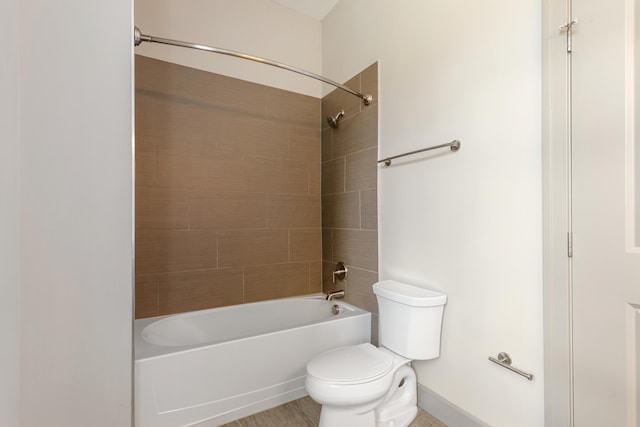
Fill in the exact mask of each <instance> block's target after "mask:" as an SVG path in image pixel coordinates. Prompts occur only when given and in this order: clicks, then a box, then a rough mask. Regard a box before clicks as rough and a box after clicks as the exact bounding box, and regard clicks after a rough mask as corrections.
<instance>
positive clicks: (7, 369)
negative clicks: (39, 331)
mask: <svg viewBox="0 0 640 427" xmlns="http://www.w3.org/2000/svg"><path fill="white" fill-rule="evenodd" d="M17 18H18V2H17V0H6V1H5V0H3V1H1V2H0V39H1V40H3V43H2V46H3V47H2V55H0V201H1V202H0V206H1V207H0V295H1V296H0V337H2V350H1V351H0V384H1V385H0V426H8V427H11V426H17V425H18V397H19V393H20V255H19V254H20V198H19V175H20V168H19V164H20V157H19V151H20V142H19V122H18V118H19V114H18V111H19V102H18V87H19V86H18V85H19V64H18V61H19V58H18V25H17V21H18V19H17Z"/></svg>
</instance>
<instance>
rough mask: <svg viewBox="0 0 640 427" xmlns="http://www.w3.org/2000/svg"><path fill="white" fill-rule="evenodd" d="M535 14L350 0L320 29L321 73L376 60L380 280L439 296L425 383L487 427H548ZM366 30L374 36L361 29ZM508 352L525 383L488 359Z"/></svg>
mask: <svg viewBox="0 0 640 427" xmlns="http://www.w3.org/2000/svg"><path fill="white" fill-rule="evenodd" d="M540 15H541V12H540V4H539V2H538V1H536V0H518V1H508V0H488V1H486V2H478V3H475V2H469V1H463V0H448V1H431V2H424V1H421V0H403V1H402V2H393V3H392V2H385V1H383V0H375V1H373V0H350V1H342V2H340V3H339V4H338V5H337V6H336V7H335V9H334V10H333V11H332V12H331V13H330V14H329V15H328V17H327V18H325V20H324V21H323V27H322V34H323V41H322V43H323V53H322V57H323V73H324V74H330V75H332V76H335V77H337V78H338V79H342V80H344V79H347V78H349V77H351V76H352V75H354V74H356V73H357V72H359V71H360V70H361V69H363V68H364V67H366V66H367V65H369V64H370V63H372V62H374V61H376V60H379V70H380V77H379V81H380V107H379V108H380V118H379V124H380V156H381V157H384V156H387V155H394V154H398V153H402V152H405V151H410V150H413V149H418V148H422V147H426V146H429V145H435V144H440V143H443V142H447V141H450V140H452V139H459V140H460V141H462V148H461V149H460V151H459V152H457V153H455V154H451V153H450V152H447V151H439V152H438V154H437V155H435V154H434V155H433V156H416V157H413V158H412V159H411V160H410V161H407V162H405V163H404V164H403V163H401V162H400V161H398V162H396V163H395V164H394V166H393V167H390V168H384V167H380V169H379V173H378V179H379V187H378V188H379V199H378V200H379V201H378V203H379V230H380V231H379V233H380V235H379V245H380V277H381V278H382V279H387V278H393V279H398V280H404V281H407V282H409V283H414V284H419V285H424V286H427V287H431V288H434V289H438V290H440V291H443V292H445V293H446V294H447V295H448V296H449V302H448V304H447V306H446V309H445V314H444V326H443V335H442V352H441V357H440V358H439V359H436V360H432V361H424V362H417V363H415V367H416V371H417V373H418V378H419V382H420V383H421V384H423V385H425V386H426V387H428V388H430V389H431V390H433V391H435V392H436V393H438V394H439V395H441V396H442V397H444V398H445V399H447V400H449V401H450V402H452V403H453V404H455V405H457V406H459V407H461V408H463V409H464V410H466V411H467V412H469V413H470V414H472V415H474V416H475V417H477V418H479V419H481V420H483V421H485V422H487V423H489V424H490V425H492V426H495V427H500V426H514V425H517V426H521V427H526V426H540V425H543V424H544V417H543V415H544V408H543V383H542V378H543V346H542V342H543V339H542V244H541V235H542V231H541V210H542V207H541V205H542V199H541V128H540V126H541V125H540V123H541V87H540V86H541V83H540V82H541V72H540V69H541V47H540V44H541V35H540V31H541V30H540V28H541V17H540ZM365 23H366V24H368V27H367V26H366V25H365ZM501 351H506V352H508V353H510V355H511V357H512V359H513V364H514V366H516V367H520V368H522V369H523V370H526V371H530V372H532V373H533V374H534V375H535V379H534V381H533V382H528V381H526V380H525V379H523V378H522V377H520V376H517V375H515V374H513V373H511V372H509V371H507V370H506V369H504V368H500V367H498V366H497V365H495V364H493V363H491V362H489V361H488V360H487V358H488V356H496V355H497V353H498V352H501Z"/></svg>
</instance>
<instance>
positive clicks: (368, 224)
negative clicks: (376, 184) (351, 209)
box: [360, 189, 378, 230]
mask: <svg viewBox="0 0 640 427" xmlns="http://www.w3.org/2000/svg"><path fill="white" fill-rule="evenodd" d="M360 226H361V228H363V229H367V230H377V229H378V190H376V189H374V190H364V191H361V192H360Z"/></svg>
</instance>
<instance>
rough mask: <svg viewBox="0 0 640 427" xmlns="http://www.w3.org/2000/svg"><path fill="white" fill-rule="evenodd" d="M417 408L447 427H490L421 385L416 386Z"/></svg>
mask: <svg viewBox="0 0 640 427" xmlns="http://www.w3.org/2000/svg"><path fill="white" fill-rule="evenodd" d="M418 406H419V407H420V408H422V409H424V410H425V411H427V412H428V413H430V414H431V415H433V416H434V417H436V418H437V419H439V420H440V421H442V422H443V423H445V424H446V425H447V426H449V427H490V426H489V424H487V423H484V422H482V421H480V420H479V419H477V418H476V417H474V416H473V415H471V414H469V413H467V412H466V411H465V410H463V409H461V408H459V407H457V406H456V405H454V404H453V403H451V402H449V401H448V400H446V399H445V398H443V397H442V396H440V395H439V394H436V393H435V392H434V391H432V390H430V389H428V388H427V387H425V386H423V385H422V384H418Z"/></svg>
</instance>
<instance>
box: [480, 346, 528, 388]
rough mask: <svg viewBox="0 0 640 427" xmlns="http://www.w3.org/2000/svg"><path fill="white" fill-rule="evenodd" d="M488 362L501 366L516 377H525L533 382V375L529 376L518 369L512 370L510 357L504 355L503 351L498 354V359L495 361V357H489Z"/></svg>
mask: <svg viewBox="0 0 640 427" xmlns="http://www.w3.org/2000/svg"><path fill="white" fill-rule="evenodd" d="M489 360H491V361H492V362H493V363H496V364H498V365H500V366H502V367H503V368H507V369H509V370H510V371H513V372H515V373H516V374H518V375H522V376H523V377H525V378H526V379H528V380H529V381H531V380H533V374H529V373H527V372H524V371H521V370H520V369H518V368H514V367H513V366H511V357H510V356H509V355H508V354H507V353H505V352H504V351H503V352H501V353H500V354H498V358H497V359H496V358H495V357H491V356H489Z"/></svg>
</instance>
